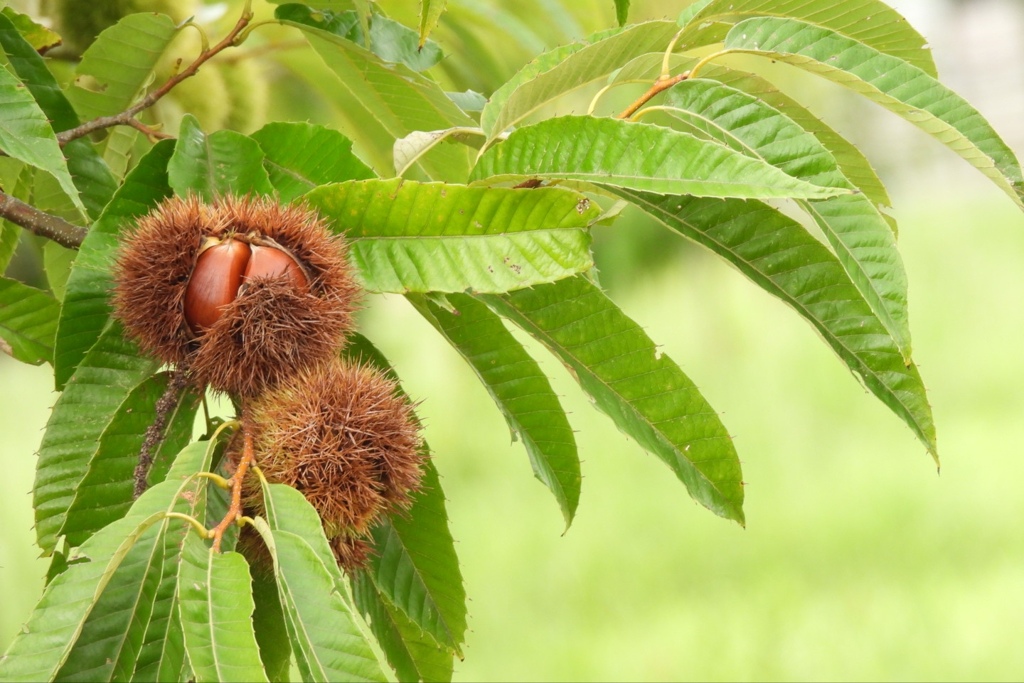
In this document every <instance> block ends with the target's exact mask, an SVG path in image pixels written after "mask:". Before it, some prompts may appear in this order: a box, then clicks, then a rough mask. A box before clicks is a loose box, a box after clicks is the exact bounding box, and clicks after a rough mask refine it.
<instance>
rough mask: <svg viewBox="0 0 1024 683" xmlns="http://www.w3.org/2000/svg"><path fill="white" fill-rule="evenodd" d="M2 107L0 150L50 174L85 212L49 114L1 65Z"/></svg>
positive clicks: (0, 102)
mask: <svg viewBox="0 0 1024 683" xmlns="http://www.w3.org/2000/svg"><path fill="white" fill-rule="evenodd" d="M0 110H2V111H3V112H4V116H3V117H2V118H0V150H3V152H4V153H5V154H6V155H7V156H9V157H12V158H14V159H18V160H19V161H23V162H25V163H26V164H28V165H30V166H33V167H35V168H39V169H42V170H43V171H46V172H47V173H48V174H50V175H51V176H52V177H53V178H54V180H56V182H57V183H58V184H59V185H60V188H61V190H62V191H63V192H64V194H65V195H67V197H68V198H69V199H70V201H71V203H72V204H73V205H74V207H75V208H76V209H77V210H78V211H81V212H82V213H83V214H84V213H85V206H84V205H83V204H82V199H81V197H80V196H79V194H78V188H76V187H75V183H74V181H73V180H72V179H71V173H70V172H69V171H68V164H67V159H65V158H64V154H63V152H61V149H60V144H59V143H58V142H57V137H56V135H54V132H53V128H52V127H51V126H50V122H49V120H48V119H47V117H46V114H45V113H44V112H43V110H42V109H40V108H39V105H38V104H37V103H36V100H35V98H34V97H33V96H32V92H31V91H30V90H29V89H28V88H27V87H26V86H25V84H23V83H22V82H21V81H20V80H18V78H17V77H16V76H14V75H13V74H11V72H9V71H8V70H7V69H0Z"/></svg>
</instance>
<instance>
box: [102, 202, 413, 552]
mask: <svg viewBox="0 0 1024 683" xmlns="http://www.w3.org/2000/svg"><path fill="white" fill-rule="evenodd" d="M115 273H116V285H115V290H114V299H113V301H114V308H115V313H116V315H117V317H118V318H119V319H120V320H121V321H122V323H123V324H124V327H125V330H126V332H127V333H128V334H129V335H130V336H131V337H133V338H134V339H136V340H137V341H138V343H139V345H140V347H141V348H142V349H143V351H145V352H147V353H149V354H152V355H154V356H156V357H157V358H159V359H160V360H162V361H163V362H164V363H167V364H169V365H173V366H175V367H177V368H178V369H179V371H184V372H186V373H187V377H188V380H189V381H190V382H191V383H193V384H194V385H196V386H198V387H203V388H210V389H212V390H214V391H217V392H224V393H228V394H230V395H231V396H232V397H234V398H235V399H236V401H237V403H238V404H239V405H241V406H242V419H241V423H242V433H243V434H244V435H245V436H246V438H247V439H248V440H249V443H250V444H251V447H252V456H253V458H254V461H255V463H256V464H257V465H258V466H259V468H260V470H261V471H262V472H263V475H264V476H265V477H266V479H267V480H268V481H270V482H271V483H283V484H288V485H291V486H293V487H295V488H296V489H298V490H299V491H301V492H302V493H303V494H304V495H305V496H306V498H307V500H309V502H310V503H311V504H312V505H313V507H314V508H316V510H317V512H318V513H319V514H320V518H321V520H322V521H323V526H324V530H325V532H326V533H327V536H328V539H329V540H330V541H331V544H332V547H333V548H334V550H335V555H336V557H337V558H338V561H339V563H340V564H341V565H342V566H345V567H348V568H352V567H357V566H359V565H360V564H362V563H364V562H365V561H366V559H367V557H368V552H369V546H368V543H367V538H368V533H369V530H370V527H371V526H372V524H373V523H374V522H375V521H376V520H377V519H378V518H379V517H380V516H381V515H384V514H387V513H388V512H390V511H393V510H395V509H401V508H407V507H409V505H410V504H411V495H412V494H413V493H414V492H415V491H416V489H417V488H418V487H419V483H420V479H421V476H422V466H423V457H424V455H423V448H422V440H421V438H420V435H419V428H418V425H417V422H416V419H415V417H414V415H413V412H412V406H411V405H410V403H409V401H408V400H407V399H406V398H405V397H404V396H402V395H401V394H400V392H399V390H398V387H397V386H396V384H395V383H394V382H393V381H392V380H390V379H389V378H388V377H386V376H385V375H384V374H383V373H381V372H380V371H378V370H376V369H373V368H371V367H369V366H366V365H363V364H360V363H357V362H353V361H349V360H343V359H342V358H341V357H340V355H339V354H340V352H341V351H342V349H343V348H344V346H345V343H346V337H347V335H348V334H349V333H351V331H352V329H353V312H354V309H355V306H356V301H357V298H358V295H359V286H358V284H357V283H356V282H355V280H354V278H353V275H352V273H351V267H350V266H349V263H348V260H347V247H346V244H345V241H344V238H343V237H342V236H341V235H339V234H335V233H332V232H331V230H329V228H328V226H327V225H326V223H325V222H324V221H323V220H322V219H321V218H320V217H319V216H318V215H317V214H316V213H315V212H313V211H310V210H308V209H307V208H305V207H303V206H301V205H290V206H284V205H280V204H277V203H276V202H274V201H273V200H271V199H267V198H255V197H224V198H221V199H218V200H216V201H214V202H211V203H203V202H201V201H199V200H198V199H196V198H194V197H186V198H178V197H175V198H170V199H167V200H165V201H164V202H162V203H161V204H160V205H158V206H157V207H156V208H155V209H154V210H153V211H152V212H150V213H149V214H147V215H145V216H144V217H142V218H141V219H140V220H139V221H138V223H137V225H136V227H135V229H134V230H133V231H131V232H130V233H129V234H128V235H127V236H126V237H125V239H124V242H123V246H122V249H121V252H120V254H119V256H118V259H117V263H116V267H115ZM240 443H241V440H240V439H237V438H236V439H234V440H232V442H231V444H230V445H229V448H228V455H229V457H231V458H233V459H234V460H235V461H236V462H237V461H238V459H239V458H240V451H241V450H242V449H241V446H240ZM238 474H239V475H243V474H244V468H241V467H240V468H239V472H238ZM234 484H235V485H236V486H240V487H241V490H242V491H243V492H244V496H243V504H244V507H245V509H246V510H247V511H251V512H254V513H257V514H258V513H259V512H260V511H261V508H262V502H261V501H262V498H261V495H260V487H259V486H258V485H253V484H252V482H246V483H245V484H244V485H243V484H242V482H241V481H239V482H234Z"/></svg>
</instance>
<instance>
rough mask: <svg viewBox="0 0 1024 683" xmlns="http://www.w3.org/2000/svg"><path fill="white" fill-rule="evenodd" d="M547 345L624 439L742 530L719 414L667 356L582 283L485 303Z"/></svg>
mask: <svg viewBox="0 0 1024 683" xmlns="http://www.w3.org/2000/svg"><path fill="white" fill-rule="evenodd" d="M480 298H481V299H482V300H483V301H484V302H485V303H486V304H487V305H489V306H490V307H491V308H493V309H494V310H495V311H496V312H497V313H499V314H500V315H502V316H505V317H506V318H508V319H509V320H511V321H512V322H514V323H515V324H516V325H518V326H519V327H521V328H523V330H524V331H526V332H527V333H528V334H529V335H530V336H532V337H534V338H535V339H537V340H538V341H540V342H541V343H543V344H544V345H545V346H546V347H548V349H549V350H550V351H551V352H552V353H553V354H554V355H555V356H556V357H557V358H558V359H559V360H560V361H561V362H562V363H563V364H564V365H565V366H566V367H567V368H568V369H569V370H570V372H571V374H572V375H573V379H575V380H576V381H577V382H579V384H580V387H581V388H582V389H583V390H584V391H585V392H586V393H587V394H588V395H590V396H591V398H593V399H594V402H595V404H596V406H597V407H598V408H599V409H600V410H601V411H602V412H604V413H605V414H606V415H608V416H609V417H610V418H611V419H612V420H613V421H614V422H615V424H616V426H617V427H618V428H619V429H620V430H622V431H623V432H624V433H625V434H627V435H629V436H630V437H632V438H633V439H635V440H636V442H637V443H638V444H640V446H642V447H643V448H644V449H645V450H647V451H648V452H650V453H652V454H654V455H656V456H658V457H659V458H660V459H661V460H663V461H664V462H665V463H666V464H667V465H668V466H669V467H670V468H672V471H673V472H675V474H676V476H677V477H679V479H680V480H681V481H682V482H683V483H684V484H685V485H686V489H687V491H688V492H689V493H690V496H692V497H693V498H694V500H696V501H697V502H699V503H700V504H702V505H704V506H705V507H707V508H708V509H709V510H711V511H712V512H714V513H715V514H717V515H720V516H722V517H725V518H727V519H733V520H736V521H737V522H739V523H740V524H743V486H742V482H741V475H740V463H739V459H738V457H737V455H736V449H735V448H734V446H733V443H732V439H731V438H730V436H729V434H728V432H726V431H725V427H724V426H723V425H722V422H721V420H719V418H718V413H716V412H715V411H714V409H713V408H712V407H711V406H710V405H708V403H707V401H706V400H705V399H704V397H703V396H702V395H701V394H700V391H699V390H698V389H697V387H696V386H694V384H693V382H692V381H690V378H689V377H687V376H686V375H685V374H684V373H683V371H682V370H680V369H679V366H678V365H676V364H675V363H674V362H673V361H672V360H671V359H670V358H668V356H664V355H659V353H658V352H657V350H656V348H655V346H654V342H652V341H651V339H650V338H649V337H648V336H647V335H646V334H645V333H644V331H643V329H641V328H640V326H639V325H637V324H636V323H635V322H633V321H632V320H630V319H629V318H628V317H626V315H625V314H624V313H623V312H622V311H621V310H620V309H619V307H618V306H616V305H615V303H614V302H612V301H611V300H610V299H609V298H608V297H607V296H605V294H604V293H603V292H602V291H601V290H600V289H598V288H597V287H596V286H595V285H594V284H592V283H591V282H590V281H589V280H587V279H586V278H585V277H582V276H577V277H574V278H570V279H567V280H562V281H560V282H556V283H554V284H551V285H544V286H539V287H534V288H532V289H525V290H521V291H519V292H512V293H509V294H505V295H489V296H481V297H480Z"/></svg>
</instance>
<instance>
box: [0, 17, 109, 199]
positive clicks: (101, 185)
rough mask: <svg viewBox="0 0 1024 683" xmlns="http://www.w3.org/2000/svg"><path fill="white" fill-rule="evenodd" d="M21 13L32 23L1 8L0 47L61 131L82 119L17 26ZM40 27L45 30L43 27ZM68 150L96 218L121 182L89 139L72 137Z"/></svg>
mask: <svg viewBox="0 0 1024 683" xmlns="http://www.w3.org/2000/svg"><path fill="white" fill-rule="evenodd" d="M18 17H21V18H22V19H24V20H26V21H29V23H31V21H30V20H28V19H27V17H23V16H22V15H18V14H17V13H16V12H12V11H11V9H10V8H9V7H7V8H4V10H3V11H2V12H0V47H2V48H3V51H4V52H5V53H6V55H7V58H8V60H9V61H10V64H11V66H12V67H13V69H14V72H15V73H16V74H17V75H18V77H19V78H20V79H21V81H22V82H23V83H24V84H25V86H26V87H27V88H28V90H29V92H30V93H32V97H34V98H35V100H36V102H37V103H38V104H39V107H40V109H42V110H43V113H45V114H46V117H47V118H48V119H49V120H50V123H51V125H52V126H53V130H54V132H56V133H60V132H63V131H65V130H68V129H71V128H74V127H75V126H77V125H78V123H79V121H78V115H77V114H76V113H75V110H74V108H73V107H72V106H71V103H70V102H69V101H68V99H67V97H65V95H64V92H63V91H62V90H61V88H60V86H59V85H58V84H57V80H56V79H55V78H54V77H53V74H52V73H50V70H49V69H48V68H47V67H46V63H45V62H44V61H43V59H42V57H41V56H40V55H39V52H38V51H37V48H36V47H35V46H34V45H33V44H30V42H29V40H28V36H26V37H24V38H23V37H22V35H21V34H20V33H19V31H18V29H17V28H16V26H15V24H16V23H18ZM39 28H40V29H41V30H44V31H45V29H42V27H39ZM54 35H55V34H54ZM58 41H59V38H58ZM64 154H65V156H67V160H68V171H69V173H70V174H71V178H72V180H73V181H74V183H75V186H76V187H77V188H78V190H79V192H80V193H81V198H82V202H83V204H84V205H85V208H86V209H87V210H88V213H89V216H90V217H92V218H95V217H96V216H98V215H99V213H100V211H101V210H102V208H103V206H104V205H105V204H106V203H107V202H108V201H110V196H111V195H112V194H113V193H114V190H115V188H116V187H117V183H116V182H115V180H114V177H113V176H112V175H111V173H110V170H109V169H108V168H107V166H106V164H105V163H104V162H103V160H102V159H101V158H100V156H99V154H97V152H96V150H95V149H94V148H93V146H92V143H91V142H90V141H89V140H87V139H78V140H73V141H71V142H70V143H68V144H67V145H65V147H64Z"/></svg>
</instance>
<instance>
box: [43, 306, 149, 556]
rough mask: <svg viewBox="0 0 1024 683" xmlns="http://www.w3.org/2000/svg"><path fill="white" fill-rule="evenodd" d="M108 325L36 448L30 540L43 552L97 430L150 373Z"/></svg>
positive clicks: (48, 549) (93, 444) (58, 525)
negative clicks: (33, 527)
mask: <svg viewBox="0 0 1024 683" xmlns="http://www.w3.org/2000/svg"><path fill="white" fill-rule="evenodd" d="M156 365H157V364H156V362H155V361H152V360H150V359H148V358H144V357H141V356H140V355H139V352H138V349H137V347H136V346H135V344H133V343H132V342H130V341H129V340H127V339H125V338H124V336H123V334H122V329H121V326H120V324H119V323H117V322H113V323H111V324H110V326H109V327H107V329H106V330H105V331H104V332H103V334H102V335H100V338H99V339H98V340H97V341H96V343H95V345H93V347H92V348H91V349H90V350H89V352H88V353H87V354H86V356H85V358H83V359H82V362H81V364H80V365H79V366H78V369H77V370H76V371H75V374H74V375H73V376H72V377H71V379H70V380H69V381H68V383H67V386H66V387H65V388H64V392H63V393H62V394H61V395H60V398H58V399H57V403H56V404H55V405H54V406H53V410H52V411H51V413H50V419H49V421H48V422H47V423H46V431H45V433H44V434H43V441H42V443H41V444H40V446H39V459H38V461H37V463H36V480H35V486H34V488H33V507H34V508H35V513H36V514H35V520H36V539H37V542H38V544H39V547H40V548H41V549H42V550H43V553H44V554H49V553H50V552H51V551H52V550H53V548H54V546H55V545H56V542H57V533H58V532H59V530H60V528H61V527H62V526H63V524H64V518H65V514H66V512H67V509H68V506H69V505H70V504H71V501H72V500H73V498H74V494H75V490H76V489H77V488H78V486H79V484H80V483H81V481H82V477H84V476H85V473H86V471H87V470H88V466H89V461H90V459H91V458H92V457H93V456H94V455H95V453H96V449H97V446H98V440H99V437H100V435H101V434H102V433H103V430H104V429H106V427H107V425H108V424H109V423H110V420H111V419H112V418H113V416H114V414H115V413H116V412H117V409H118V407H119V406H120V405H121V403H122V402H123V401H124V399H125V397H126V396H128V394H129V393H130V392H131V390H132V389H133V388H134V387H135V386H136V385H137V384H138V383H139V382H141V381H142V380H143V379H144V378H146V377H147V376H149V375H150V374H152V372H153V371H154V370H155V369H156Z"/></svg>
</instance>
